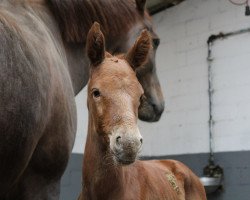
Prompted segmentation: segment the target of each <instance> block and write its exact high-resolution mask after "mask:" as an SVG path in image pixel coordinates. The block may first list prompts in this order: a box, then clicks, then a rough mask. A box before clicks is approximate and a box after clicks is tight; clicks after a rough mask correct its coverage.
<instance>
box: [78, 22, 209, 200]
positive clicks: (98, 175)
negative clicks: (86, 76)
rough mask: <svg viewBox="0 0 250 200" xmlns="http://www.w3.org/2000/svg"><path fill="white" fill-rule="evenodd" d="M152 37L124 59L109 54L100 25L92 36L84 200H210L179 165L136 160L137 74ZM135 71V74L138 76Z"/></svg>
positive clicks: (138, 141) (139, 141) (143, 38)
mask: <svg viewBox="0 0 250 200" xmlns="http://www.w3.org/2000/svg"><path fill="white" fill-rule="evenodd" d="M150 46H151V38H150V35H149V33H148V32H147V31H143V32H142V33H141V35H140V37H139V38H138V40H137V41H136V43H135V45H134V46H133V47H132V48H131V49H130V50H129V51H128V53H127V54H126V55H124V56H122V55H119V56H112V55H111V54H109V53H107V52H105V48H104V47H105V41H104V36H103V34H102V32H101V31H100V27H99V24H97V23H95V24H94V25H93V27H92V28H91V30H90V32H89V36H88V45H87V52H88V55H89V58H90V61H91V75H90V80H89V84H88V100H87V102H88V109H89V126H88V136H87V142H86V146H85V153H84V161H83V188H82V193H81V195H80V197H79V200H205V199H206V195H205V190H204V187H203V186H202V184H201V183H200V181H199V178H198V177H197V176H196V175H194V174H193V173H192V171H191V170H190V169H188V168H187V167H186V166H185V165H183V164H182V163H180V162H178V161H174V160H153V161H136V157H137V154H138V152H139V151H140V149H141V146H142V136H141V134H140V132H139V129H138V126H137V117H138V107H139V105H140V98H141V97H142V96H143V88H142V87H141V85H140V83H139V82H138V80H137V78H136V73H135V71H136V70H137V69H139V68H140V67H141V66H142V65H143V64H144V63H145V61H146V59H147V56H148V53H149V50H150ZM134 70H135V71H134Z"/></svg>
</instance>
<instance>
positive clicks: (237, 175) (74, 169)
mask: <svg viewBox="0 0 250 200" xmlns="http://www.w3.org/2000/svg"><path fill="white" fill-rule="evenodd" d="M208 156H209V155H208V154H207V153H202V154H187V155H174V156H160V157H145V158H144V159H176V160H179V161H181V162H183V163H185V164H186V165H187V166H189V167H190V168H191V169H192V170H193V171H194V172H195V173H196V174H197V175H198V176H202V170H203V167H204V166H206V165H207V164H208V161H207V160H208ZM215 159H216V164H219V165H220V166H221V167H223V169H224V174H225V177H224V189H223V191H222V192H220V193H216V194H213V195H210V196H208V200H249V199H250V151H241V152H224V153H223V152H222V153H216V154H215ZM81 167H82V155H81V154H72V156H71V159H70V162H69V165H68V168H67V170H66V172H65V174H64V176H63V179H62V185H61V198H60V199H61V200H75V199H77V196H78V194H79V192H80V189H81Z"/></svg>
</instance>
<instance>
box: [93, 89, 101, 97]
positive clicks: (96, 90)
mask: <svg viewBox="0 0 250 200" xmlns="http://www.w3.org/2000/svg"><path fill="white" fill-rule="evenodd" d="M92 95H93V97H95V98H98V97H100V96H101V93H100V91H99V90H98V89H93V91H92Z"/></svg>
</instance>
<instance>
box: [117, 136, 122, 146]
mask: <svg viewBox="0 0 250 200" xmlns="http://www.w3.org/2000/svg"><path fill="white" fill-rule="evenodd" d="M121 138H122V137H121V136H117V137H116V144H120V143H121Z"/></svg>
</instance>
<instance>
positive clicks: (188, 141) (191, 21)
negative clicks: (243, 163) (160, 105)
mask: <svg viewBox="0 0 250 200" xmlns="http://www.w3.org/2000/svg"><path fill="white" fill-rule="evenodd" d="M244 9H245V8H244V6H234V5H232V4H231V3H229V1H228V0H187V1H184V2H183V3H181V4H179V5H178V6H175V7H172V8H170V9H167V10H165V11H163V12H161V13H159V14H157V15H155V16H154V17H153V21H154V24H155V28H156V31H157V33H158V35H159V37H160V38H161V45H160V47H159V49H158V52H157V71H158V75H159V78H160V82H161V85H162V89H163V92H164V96H165V99H166V110H165V112H164V114H163V116H162V118H161V120H160V122H158V123H143V122H140V124H139V126H140V130H141V132H142V135H143V136H144V149H143V152H142V154H143V155H146V156H158V155H173V154H187V153H200V152H208V150H209V146H208V93H207V89H208V83H207V75H208V73H207V62H206V57H207V47H206V41H207V39H208V37H209V36H210V35H211V34H218V33H219V32H221V31H223V32H228V31H234V30H239V29H241V28H246V27H248V26H249V25H250V17H246V16H245V15H244ZM249 43H250V34H243V35H239V36H234V37H231V38H227V39H224V40H218V41H216V42H215V43H214V45H213V57H214V62H213V69H212V73H213V86H214V89H215V92H214V96H213V97H214V99H213V100H214V105H213V106H214V109H213V110H214V113H213V114H214V119H215V127H214V134H215V151H216V152H223V151H241V150H250V65H249V54H250V48H249V45H248V44H249ZM85 94H86V91H85V90H84V91H83V92H82V93H81V94H80V95H79V96H78V97H77V105H78V115H79V117H78V133H77V138H76V143H75V147H74V150H73V152H80V153H82V152H83V145H84V143H85V137H86V129H87V128H86V127H87V126H86V124H87V112H86V110H87V109H86V107H84V106H83V105H85V104H86V96H85Z"/></svg>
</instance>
